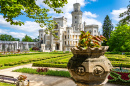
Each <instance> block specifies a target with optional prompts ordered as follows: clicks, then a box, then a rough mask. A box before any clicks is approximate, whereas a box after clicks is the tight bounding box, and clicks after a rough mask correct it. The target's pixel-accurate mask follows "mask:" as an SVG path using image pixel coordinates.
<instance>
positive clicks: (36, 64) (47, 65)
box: [33, 62, 67, 68]
mask: <svg viewBox="0 0 130 86" xmlns="http://www.w3.org/2000/svg"><path fill="white" fill-rule="evenodd" d="M33 66H37V67H57V68H66V67H67V64H54V63H40V62H39V63H38V62H35V63H33Z"/></svg>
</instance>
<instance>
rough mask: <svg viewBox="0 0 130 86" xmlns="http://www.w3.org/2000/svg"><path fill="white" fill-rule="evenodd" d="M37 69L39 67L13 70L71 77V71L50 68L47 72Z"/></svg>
mask: <svg viewBox="0 0 130 86" xmlns="http://www.w3.org/2000/svg"><path fill="white" fill-rule="evenodd" d="M36 70H37V69H32V68H20V69H16V70H13V72H22V73H31V74H40V75H51V76H62V77H70V73H69V72H68V71H54V70H48V71H47V72H37V71H36Z"/></svg>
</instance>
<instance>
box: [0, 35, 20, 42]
mask: <svg viewBox="0 0 130 86" xmlns="http://www.w3.org/2000/svg"><path fill="white" fill-rule="evenodd" d="M0 40H1V41H20V39H19V38H14V37H13V36H11V35H7V34H1V35H0Z"/></svg>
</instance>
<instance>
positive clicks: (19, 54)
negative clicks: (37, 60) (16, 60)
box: [0, 53, 43, 57]
mask: <svg viewBox="0 0 130 86" xmlns="http://www.w3.org/2000/svg"><path fill="white" fill-rule="evenodd" d="M33 54H43V53H23V54H8V55H0V57H8V56H20V55H33Z"/></svg>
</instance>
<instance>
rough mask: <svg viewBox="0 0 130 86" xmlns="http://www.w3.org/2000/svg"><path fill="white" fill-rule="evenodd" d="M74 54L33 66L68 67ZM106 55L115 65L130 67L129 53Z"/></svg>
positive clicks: (38, 62) (40, 62)
mask: <svg viewBox="0 0 130 86" xmlns="http://www.w3.org/2000/svg"><path fill="white" fill-rule="evenodd" d="M72 56H73V55H72V54H70V55H67V56H62V57H56V58H53V59H46V60H42V61H37V62H34V63H33V66H38V67H61V68H66V67H67V63H68V61H69V59H70V58H71V57H72ZM105 56H106V57H107V58H108V59H109V60H110V61H111V63H112V65H113V66H114V67H120V66H122V67H128V68H130V58H129V55H120V54H105Z"/></svg>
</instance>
